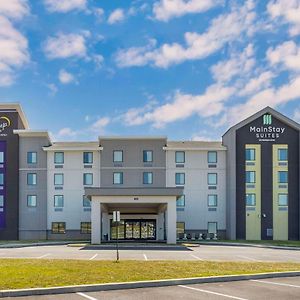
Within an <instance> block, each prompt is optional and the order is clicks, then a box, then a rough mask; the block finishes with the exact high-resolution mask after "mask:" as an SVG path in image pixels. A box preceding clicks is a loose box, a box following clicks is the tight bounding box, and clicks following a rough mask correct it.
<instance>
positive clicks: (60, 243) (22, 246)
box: [0, 241, 84, 249]
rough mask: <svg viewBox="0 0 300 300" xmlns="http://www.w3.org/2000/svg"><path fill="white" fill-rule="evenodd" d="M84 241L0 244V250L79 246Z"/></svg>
mask: <svg viewBox="0 0 300 300" xmlns="http://www.w3.org/2000/svg"><path fill="white" fill-rule="evenodd" d="M80 243H84V241H64V242H59V241H58V242H40V243H39V242H37V243H24V244H22V243H20V244H2V245H1V244H0V249H8V248H25V247H38V246H57V245H68V244H80Z"/></svg>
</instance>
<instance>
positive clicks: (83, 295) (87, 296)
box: [76, 293, 98, 300]
mask: <svg viewBox="0 0 300 300" xmlns="http://www.w3.org/2000/svg"><path fill="white" fill-rule="evenodd" d="M76 295H78V296H81V297H83V298H86V299H89V300H98V299H97V298H94V297H91V296H89V295H87V294H84V293H76Z"/></svg>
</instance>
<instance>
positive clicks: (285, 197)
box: [278, 194, 289, 206]
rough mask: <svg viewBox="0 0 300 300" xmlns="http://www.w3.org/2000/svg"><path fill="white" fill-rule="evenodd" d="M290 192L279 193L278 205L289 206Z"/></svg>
mask: <svg viewBox="0 0 300 300" xmlns="http://www.w3.org/2000/svg"><path fill="white" fill-rule="evenodd" d="M288 203H289V200H288V194H279V195H278V205H279V206H288Z"/></svg>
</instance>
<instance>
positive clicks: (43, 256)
mask: <svg viewBox="0 0 300 300" xmlns="http://www.w3.org/2000/svg"><path fill="white" fill-rule="evenodd" d="M49 255H51V253H46V254H44V255H41V256H38V257H36V259H40V258H45V257H47V256H49Z"/></svg>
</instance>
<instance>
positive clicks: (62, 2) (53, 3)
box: [9, 0, 87, 13]
mask: <svg viewBox="0 0 300 300" xmlns="http://www.w3.org/2000/svg"><path fill="white" fill-rule="evenodd" d="M9 1H11V0H9ZM44 4H45V6H46V8H47V10H48V11H50V12H60V13H66V12H69V11H72V10H85V9H86V5H87V0H44Z"/></svg>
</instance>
